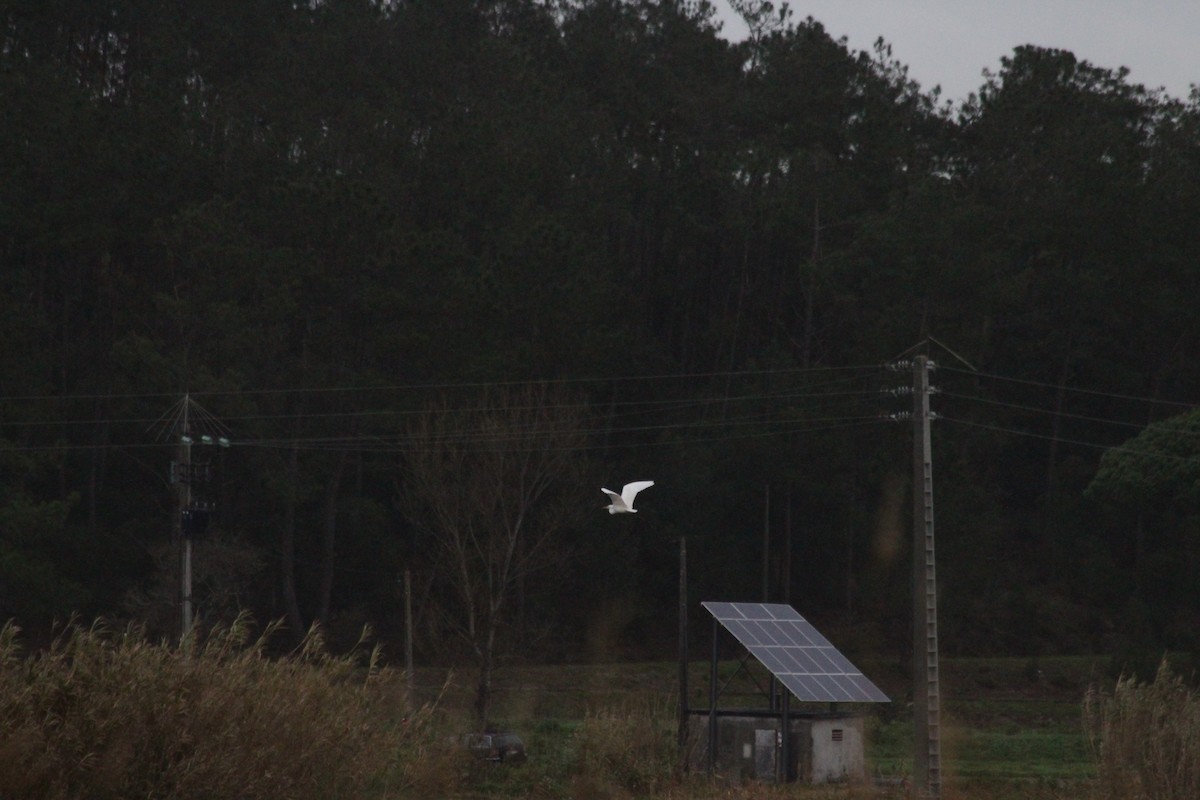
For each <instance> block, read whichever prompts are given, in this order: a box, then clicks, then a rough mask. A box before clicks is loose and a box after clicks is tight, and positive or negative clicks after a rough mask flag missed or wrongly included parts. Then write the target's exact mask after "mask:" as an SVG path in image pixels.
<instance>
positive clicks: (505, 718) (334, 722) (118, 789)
mask: <svg viewBox="0 0 1200 800" xmlns="http://www.w3.org/2000/svg"><path fill="white" fill-rule="evenodd" d="M248 629H249V627H248V625H246V624H244V621H243V622H239V624H238V625H235V626H233V627H232V628H229V629H226V630H218V631H214V632H212V633H211V634H210V635H209V636H208V637H207V639H206V640H205V641H202V642H197V643H195V646H194V648H193V650H192V653H191V654H190V655H189V656H184V655H183V654H181V653H180V652H179V651H178V650H177V649H175V648H171V647H168V646H165V645H162V644H156V643H151V642H147V641H145V640H144V639H143V638H142V637H140V636H139V635H138V634H137V632H136V631H134V630H121V631H109V630H105V629H103V628H101V627H91V628H71V629H68V630H67V631H65V632H64V634H63V635H62V636H61V637H60V638H59V640H58V641H57V642H56V643H55V645H54V646H53V647H52V648H51V649H50V650H48V651H45V652H41V653H37V654H27V653H25V652H23V651H22V650H21V646H20V641H19V636H18V633H17V631H16V630H15V629H14V628H12V627H11V626H10V627H6V628H4V629H2V630H0V797H6V798H7V797H14V798H15V797H21V798H25V797H28V798H35V797H36V798H50V799H51V800H59V799H61V800H72V799H73V798H89V800H91V799H92V798H97V799H98V800H103V799H104V798H126V797H155V798H161V799H162V800H193V798H213V800H217V798H227V797H240V798H249V799H250V800H252V799H253V798H256V797H264V798H266V797H272V798H274V797H283V796H286V797H290V798H295V799H296V800H306V798H313V799H314V800H315V798H334V799H335V800H336V799H337V798H354V799H355V800H383V799H384V798H397V799H398V800H407V799H408V798H423V799H426V798H483V797H488V798H532V799H534V800H542V799H543V798H545V800H550V799H551V798H565V797H570V798H573V799H574V800H589V798H595V800H601V799H604V798H629V799H630V800H632V798H647V800H650V799H653V800H682V798H692V799H699V800H707V799H708V798H713V799H715V798H725V799H726V800H733V798H740V799H741V800H758V799H759V798H762V799H764V800H765V799H766V798H774V797H785V796H786V797H797V796H799V797H810V798H821V799H822V800H824V799H826V798H828V799H829V800H832V799H833V798H848V799H850V800H857V798H866V797H872V798H879V797H895V798H899V797H904V796H906V789H905V780H906V778H907V776H908V775H909V773H910V771H911V764H912V758H911V754H912V751H913V744H912V723H911V717H912V710H911V708H910V707H909V705H908V703H907V702H906V678H905V676H904V673H903V669H902V668H900V667H898V666H895V665H893V666H889V665H887V664H875V665H869V666H868V667H867V673H868V674H870V675H871V676H872V678H873V679H875V680H876V682H877V683H879V684H880V686H881V687H882V688H884V690H885V691H886V692H887V693H888V694H889V696H890V697H892V698H893V702H892V703H889V704H886V705H881V706H875V707H871V708H869V709H866V710H867V712H868V714H869V717H868V719H869V723H868V730H867V734H868V736H867V753H866V755H867V760H868V765H869V770H870V772H871V773H872V775H873V776H875V777H876V778H878V779H879V780H878V782H875V781H871V782H867V783H863V784H858V785H850V786H833V787H817V788H811V787H801V786H783V787H777V786H770V785H762V784H753V783H752V784H745V785H730V784H728V783H726V782H723V781H721V780H710V779H708V778H707V777H706V776H704V775H695V774H686V773H684V772H682V771H681V770H680V769H679V758H678V751H677V747H676V744H675V731H676V720H677V705H676V703H677V697H678V693H677V691H678V673H677V665H675V664H672V663H649V664H647V663H634V664H600V665H554V666H540V665H527V666H514V665H507V666H506V668H505V669H504V670H503V671H502V672H501V673H500V675H499V680H498V683H497V688H496V703H495V714H494V723H495V724H496V725H497V726H502V727H507V728H512V729H514V730H516V731H517V732H518V733H520V734H521V735H522V736H523V738H524V739H525V741H526V744H527V748H528V753H529V760H528V761H527V762H526V763H525V764H522V765H519V766H509V765H503V766H498V765H493V764H488V763H484V762H478V761H476V760H474V759H473V758H471V757H470V756H469V755H468V754H466V753H464V752H462V751H461V750H460V749H459V747H458V746H457V745H456V744H455V739H456V737H457V735H459V734H461V733H463V732H465V731H467V730H470V729H472V727H473V725H474V723H473V722H472V721H471V717H470V714H469V712H468V708H469V706H470V702H471V695H472V689H473V682H472V681H471V680H470V676H469V675H466V674H463V675H456V674H455V673H453V672H451V671H446V670H434V669H422V670H420V671H419V673H418V675H417V676H416V677H417V690H418V691H417V696H418V699H419V703H418V705H419V708H417V709H412V708H408V707H406V706H405V705H404V702H403V698H404V696H405V689H406V683H407V682H406V679H405V676H404V675H402V674H400V673H397V672H394V671H391V670H388V669H386V668H380V667H378V666H377V665H376V664H375V663H374V661H373V660H372V657H371V654H370V653H369V652H364V653H361V654H358V655H351V656H347V657H333V656H330V655H328V654H327V653H326V652H325V651H324V649H323V647H322V646H321V642H320V638H319V636H315V635H314V636H310V637H309V639H307V640H306V642H305V643H304V645H303V646H301V647H300V648H298V649H297V650H296V651H294V652H293V653H291V654H290V655H289V656H287V657H284V658H273V657H268V656H267V655H266V652H267V647H266V640H267V638H268V637H269V636H270V634H271V631H270V630H268V631H267V632H266V634H264V636H262V637H259V638H255V639H251V638H250V636H249V634H248ZM1105 667H1106V660H1105V659H1093V658H1063V659H1043V660H1040V661H1030V660H1027V659H987V660H982V659H967V660H944V661H943V664H942V678H943V680H942V687H943V704H942V709H943V710H942V722H943V740H942V741H943V758H942V768H943V776H944V787H945V791H944V797H946V798H947V799H948V800H1008V799H1009V798H1012V799H1013V800H1017V799H1018V798H1019V799H1020V800H1067V798H1072V800H1075V799H1077V798H1095V800H1123V798H1126V797H1139V796H1143V795H1144V796H1154V797H1156V798H1162V799H1163V800H1175V798H1178V799H1179V800H1194V798H1195V797H1196V796H1200V794H1198V792H1200V699H1198V698H1197V696H1196V694H1195V692H1194V690H1192V689H1190V688H1189V687H1188V686H1186V685H1185V684H1184V683H1183V682H1182V681H1180V680H1179V679H1178V678H1176V677H1174V676H1173V675H1171V674H1170V673H1169V672H1163V673H1160V675H1159V676H1158V679H1157V680H1156V681H1154V682H1152V683H1145V682H1143V683H1139V682H1137V681H1133V680H1123V681H1120V682H1113V681H1111V680H1107V679H1106V678H1105V673H1104V670H1105ZM765 677H766V676H765V675H763V674H761V673H759V674H755V672H754V670H753V669H751V670H750V671H749V672H746V671H745V670H740V669H738V665H736V664H734V663H732V662H729V663H722V664H721V665H720V670H719V682H720V683H721V685H723V686H726V695H725V696H724V698H723V701H722V702H723V703H726V702H728V703H729V704H732V705H743V706H745V705H753V703H754V699H755V697H756V696H760V695H761V692H760V691H759V690H760V689H761V688H762V687H763V686H764V685H766V684H765V682H764V681H765ZM708 678H709V675H708V669H707V665H705V664H700V663H697V664H693V665H691V669H690V671H689V686H690V689H689V692H688V696H689V698H690V700H691V702H692V704H693V705H696V706H707V691H708ZM1151 790H1152V795H1151V794H1148V792H1150V791H1151Z"/></svg>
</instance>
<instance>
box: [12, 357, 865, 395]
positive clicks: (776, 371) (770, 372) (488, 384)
mask: <svg viewBox="0 0 1200 800" xmlns="http://www.w3.org/2000/svg"><path fill="white" fill-rule="evenodd" d="M855 370H858V371H867V370H870V371H878V370H879V365H878V364H859V365H851V366H843V367H833V366H829V367H787V368H772V369H757V370H716V371H711V372H674V373H654V374H650V375H615V376H601V375H595V376H590V377H580V378H529V379H525V380H512V381H442V382H429V383H408V384H394V385H383V386H370V385H350V386H321V387H279V388H274V389H213V390H209V391H192V392H190V394H191V395H192V396H194V397H230V396H249V395H277V394H332V393H339V392H344V393H357V392H398V391H428V390H432V389H441V390H446V389H486V388H513V387H520V386H541V385H556V386H559V385H582V384H595V383H600V384H603V383H635V382H648V381H668V380H697V379H701V378H736V377H755V376H763V377H766V376H775V375H779V376H782V375H803V374H812V373H820V372H847V371H855ZM179 394H180V393H179V392H128V393H121V392H96V393H83V394H40V395H7V396H0V402H17V401H49V400H56V401H64V402H65V401H73V400H119V399H135V398H144V399H150V400H154V399H161V398H163V397H178V396H179Z"/></svg>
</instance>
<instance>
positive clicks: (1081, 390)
mask: <svg viewBox="0 0 1200 800" xmlns="http://www.w3.org/2000/svg"><path fill="white" fill-rule="evenodd" d="M938 369H939V370H941V371H944V372H957V373H959V374H962V375H972V376H974V377H977V378H988V379H990V380H997V381H1005V382H1007V383H1019V384H1024V385H1026V386H1037V387H1039V388H1042V389H1054V390H1055V391H1058V390H1063V391H1068V392H1076V393H1079V394H1088V395H1093V396H1096V397H1107V398H1111V399H1114V400H1131V401H1134V402H1139V403H1151V404H1155V405H1164V406H1174V407H1177V408H1194V407H1195V405H1196V404H1195V403H1185V402H1182V401H1178V400H1163V399H1160V398H1155V397H1139V396H1137V395H1130V394H1119V393H1115V392H1106V391H1101V390H1099V389H1085V388H1082V387H1077V386H1060V385H1058V384H1055V383H1045V382H1043V381H1035V380H1029V379H1028V378H1013V377H1010V376H1007V375H997V374H995V373H989V372H979V371H975V370H968V369H959V368H957V367H948V366H943V365H941V364H939V365H938Z"/></svg>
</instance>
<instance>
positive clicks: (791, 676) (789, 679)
mask: <svg viewBox="0 0 1200 800" xmlns="http://www.w3.org/2000/svg"><path fill="white" fill-rule="evenodd" d="M701 605H702V606H704V607H705V608H706V609H708V611H709V613H711V614H712V615H713V616H714V617H716V619H717V621H718V622H720V623H721V624H722V625H723V626H724V627H725V629H726V630H728V631H729V632H730V633H732V634H733V635H734V637H735V638H737V640H738V641H739V642H741V643H742V645H743V646H744V647H745V648H746V649H747V650H749V651H750V654H751V655H752V656H754V657H755V658H757V659H758V660H759V661H760V662H761V663H762V665H763V666H764V667H766V668H767V669H769V670H770V671H771V674H772V675H774V676H775V677H776V678H778V679H779V682H780V683H782V684H783V685H784V686H786V687H787V688H788V690H789V691H791V693H792V694H793V695H795V696H796V699H797V700H801V701H804V702H812V703H887V702H890V701H889V700H888V696H887V695H885V694H884V693H883V692H881V691H880V690H879V687H877V686H876V685H875V684H873V683H871V681H869V680H867V677H866V676H865V675H863V674H862V672H860V671H859V670H858V668H857V667H855V666H854V665H853V664H851V663H850V661H849V659H847V658H846V657H845V656H844V655H842V654H841V653H840V652H838V649H837V648H836V647H834V646H833V645H832V644H830V643H829V640H828V639H826V638H825V637H824V636H822V635H821V634H820V633H819V632H818V631H817V629H816V628H814V627H813V626H812V625H811V624H810V623H809V622H808V620H806V619H805V618H804V617H802V616H800V614H799V613H797V612H796V610H795V609H794V608H792V607H791V606H788V605H783V604H782V603H713V602H707V603H701Z"/></svg>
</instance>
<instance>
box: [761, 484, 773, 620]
mask: <svg viewBox="0 0 1200 800" xmlns="http://www.w3.org/2000/svg"><path fill="white" fill-rule="evenodd" d="M762 601H763V602H764V603H769V602H771V484H769V483H768V484H765V485H764V486H763V543H762Z"/></svg>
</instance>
